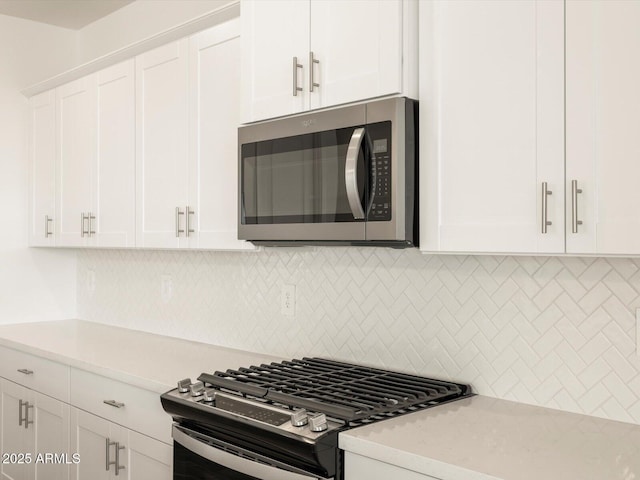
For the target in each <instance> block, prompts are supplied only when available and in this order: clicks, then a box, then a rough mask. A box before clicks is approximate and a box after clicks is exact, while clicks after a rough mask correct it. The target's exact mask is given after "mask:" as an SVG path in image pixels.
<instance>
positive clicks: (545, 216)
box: [542, 182, 553, 233]
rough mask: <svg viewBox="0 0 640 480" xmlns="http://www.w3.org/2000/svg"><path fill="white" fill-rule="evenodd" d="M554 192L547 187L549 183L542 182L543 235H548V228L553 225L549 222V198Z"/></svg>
mask: <svg viewBox="0 0 640 480" xmlns="http://www.w3.org/2000/svg"><path fill="white" fill-rule="evenodd" d="M552 193H553V192H552V191H551V190H549V188H548V187H547V182H542V233H547V227H548V226H549V225H552V222H550V221H549V211H548V203H549V202H548V198H547V197H548V196H549V195H551V194H552Z"/></svg>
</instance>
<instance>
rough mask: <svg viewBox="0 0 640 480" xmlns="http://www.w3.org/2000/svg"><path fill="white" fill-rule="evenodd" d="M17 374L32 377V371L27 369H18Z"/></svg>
mask: <svg viewBox="0 0 640 480" xmlns="http://www.w3.org/2000/svg"><path fill="white" fill-rule="evenodd" d="M18 372H20V373H24V374H25V375H33V370H29V369H28V368H19V369H18Z"/></svg>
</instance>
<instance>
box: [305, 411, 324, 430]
mask: <svg viewBox="0 0 640 480" xmlns="http://www.w3.org/2000/svg"><path fill="white" fill-rule="evenodd" d="M309 428H310V429H311V431H312V432H324V431H325V430H326V429H327V417H326V416H325V414H324V413H319V414H317V415H314V416H313V417H309Z"/></svg>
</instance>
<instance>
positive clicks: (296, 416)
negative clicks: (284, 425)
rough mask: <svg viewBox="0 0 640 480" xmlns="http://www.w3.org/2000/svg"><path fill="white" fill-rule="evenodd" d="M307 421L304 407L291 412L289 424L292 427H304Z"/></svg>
mask: <svg viewBox="0 0 640 480" xmlns="http://www.w3.org/2000/svg"><path fill="white" fill-rule="evenodd" d="M307 423H309V419H308V418H307V411H306V410H305V409H304V408H301V409H300V410H296V411H295V412H293V413H292V414H291V425H293V426H294V427H304V426H305V425H306V424H307Z"/></svg>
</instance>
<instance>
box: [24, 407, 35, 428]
mask: <svg viewBox="0 0 640 480" xmlns="http://www.w3.org/2000/svg"><path fill="white" fill-rule="evenodd" d="M32 408H33V405H31V404H29V402H24V428H29V425H32V424H33V420H29V409H32Z"/></svg>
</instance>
